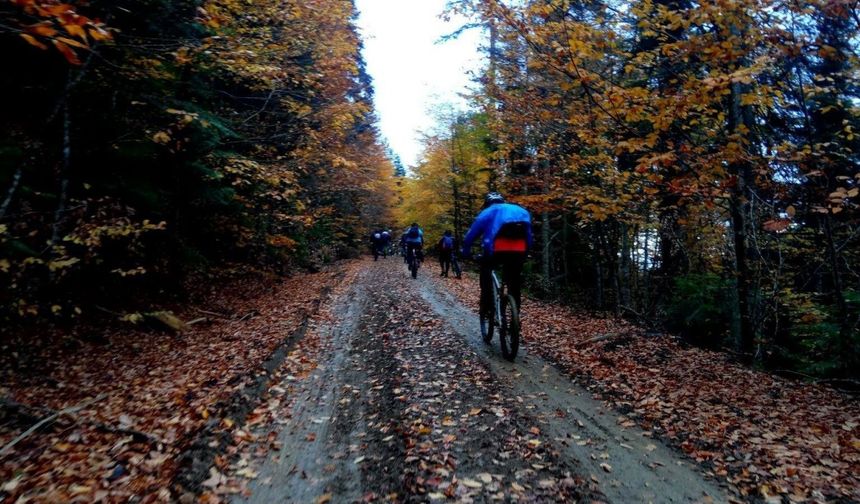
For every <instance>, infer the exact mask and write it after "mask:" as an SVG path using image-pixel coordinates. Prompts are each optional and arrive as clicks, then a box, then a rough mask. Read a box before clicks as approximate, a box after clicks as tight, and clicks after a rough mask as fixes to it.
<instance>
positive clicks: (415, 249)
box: [403, 222, 424, 263]
mask: <svg viewBox="0 0 860 504" xmlns="http://www.w3.org/2000/svg"><path fill="white" fill-rule="evenodd" d="M403 236H404V240H403V241H404V242H405V243H406V257H407V260H406V262H407V263H409V259H408V258H409V257H410V256H411V255H413V254H414V255H415V258H416V259H418V262H419V263H420V262H423V261H424V254H423V247H424V230H423V229H421V227H420V226H418V223H416V222H413V223H412V225H411V226H409V228H407V229H406V232H405V233H404V234H403Z"/></svg>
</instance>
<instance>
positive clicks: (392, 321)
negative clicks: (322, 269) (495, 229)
mask: <svg viewBox="0 0 860 504" xmlns="http://www.w3.org/2000/svg"><path fill="white" fill-rule="evenodd" d="M425 266H426V267H424V268H422V270H421V271H420V273H419V277H418V279H417V280H413V279H412V278H410V277H409V275H408V272H407V270H406V267H405V265H404V264H403V262H402V260H401V259H400V258H397V257H393V258H387V259H380V260H379V261H377V262H373V261H372V260H367V261H364V262H363V263H362V265H361V266H360V267H359V268H358V270H357V273H356V274H355V275H353V276H352V277H351V278H349V279H348V281H345V283H344V285H342V286H341V288H340V289H339V291H338V292H337V293H335V295H333V296H332V297H331V299H330V301H329V303H328V305H327V306H326V308H325V310H324V312H323V314H322V315H321V316H320V317H318V318H317V319H316V320H315V321H314V323H313V327H312V329H311V331H309V334H308V335H307V336H306V338H312V339H313V340H312V341H313V344H308V345H304V346H299V347H297V349H295V350H294V351H293V352H292V353H291V354H290V356H289V357H288V362H290V363H293V364H295V366H294V367H293V368H290V369H299V370H305V371H304V372H297V374H294V373H291V372H288V371H284V372H281V373H277V374H276V375H274V376H273V379H272V383H271V387H270V390H269V393H268V394H267V395H266V396H265V397H264V398H263V400H262V402H261V404H260V407H259V408H258V410H259V412H260V414H259V415H256V416H254V417H252V420H251V421H250V422H249V425H246V426H244V429H243V431H242V432H247V436H248V439H249V440H253V441H251V442H249V443H248V444H247V445H246V446H245V448H244V449H243V450H241V451H240V452H239V453H230V454H225V456H230V457H232V459H233V460H234V461H235V460H237V459H238V462H233V463H231V469H230V472H229V473H228V474H227V476H229V477H230V478H231V479H232V480H236V479H238V480H240V481H241V485H238V486H235V485H234V486H233V487H232V489H233V491H232V492H230V493H227V494H224V495H223V497H224V498H229V499H232V501H234V502H248V503H264V502H265V503H268V502H296V503H300V502H301V503H304V502H317V503H324V502H372V501H380V502H385V501H397V502H424V501H438V502H443V501H446V500H451V501H458V502H492V501H502V502H510V501H523V502H573V501H577V502H616V503H634V502H643V503H649V502H653V503H661V502H703V503H704V502H727V501H728V500H729V495H728V494H727V493H726V491H725V490H724V489H722V488H720V487H719V486H718V485H717V484H715V483H714V482H712V481H709V480H707V479H705V478H704V476H702V475H701V474H700V473H699V472H698V471H697V469H696V467H694V466H693V465H692V464H691V463H690V462H689V461H687V460H685V459H684V458H683V457H682V456H681V455H680V454H678V453H677V452H675V451H673V450H671V449H669V448H667V447H665V446H664V445H662V444H661V443H660V442H659V441H657V440H654V439H651V438H650V437H648V436H647V435H645V434H646V433H643V432H642V431H640V430H638V429H637V428H635V427H629V428H625V427H622V426H620V425H619V424H618V422H617V421H616V420H617V418H618V416H619V415H618V414H617V413H614V412H613V411H611V410H609V409H605V408H604V406H603V405H602V404H601V403H599V402H597V401H595V400H593V399H592V398H591V397H590V394H588V393H587V392H586V391H585V390H584V389H581V388H579V387H578V386H575V385H574V384H573V383H572V381H571V379H570V377H568V376H565V375H564V374H562V373H560V372H559V371H558V370H557V369H556V368H555V367H553V366H551V365H550V364H548V363H547V362H545V361H543V360H542V359H540V358H539V357H537V356H534V355H530V354H529V352H528V345H527V344H525V345H523V346H521V348H520V355H519V357H518V358H517V360H516V362H514V363H510V362H507V361H506V360H504V359H503V358H502V357H501V355H500V352H499V348H498V341H497V340H496V341H494V342H493V344H492V345H486V344H484V342H483V341H482V340H481V338H480V334H479V331H478V322H477V317H476V316H475V315H474V314H473V313H472V312H471V311H470V310H468V309H467V308H466V307H464V306H463V305H462V304H461V303H459V302H458V301H457V300H456V299H455V298H454V297H453V296H452V295H451V294H450V293H448V292H447V291H446V289H445V284H444V282H436V281H432V280H433V279H431V278H430V275H436V274H438V270H437V268H435V267H433V266H435V265H431V264H430V263H427V264H426V265H425ZM445 281H451V282H454V281H456V280H454V279H445ZM524 323H527V321H525V322H524Z"/></svg>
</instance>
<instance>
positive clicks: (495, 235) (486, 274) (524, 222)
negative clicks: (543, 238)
mask: <svg viewBox="0 0 860 504" xmlns="http://www.w3.org/2000/svg"><path fill="white" fill-rule="evenodd" d="M478 237H481V238H482V240H481V244H482V248H483V256H482V257H481V303H482V306H484V305H486V304H489V302H491V300H490V299H489V297H490V296H491V295H492V285H491V282H492V277H491V276H490V274H491V272H492V270H493V268H494V267H496V266H501V267H502V274H503V276H504V279H505V282H506V283H507V284H508V291H509V292H510V293H511V295H512V296H513V297H514V299H515V300H516V302H517V306H520V299H521V291H522V285H523V265H524V264H525V262H526V254H527V253H528V251H529V249H530V248H531V246H532V242H533V239H532V217H531V214H529V212H528V210H526V209H525V208H523V207H521V206H519V205H515V204H513V203H507V202H505V198H504V197H503V196H502V195H501V194H499V193H497V192H491V193H489V194H487V197H486V198H485V199H484V208H483V210H481V213H479V214H478V216H477V217H476V218H475V222H473V223H472V227H471V228H469V232H468V233H466V237H465V238H464V239H463V257H469V256H470V255H471V249H472V243H474V242H475V240H476V239H478Z"/></svg>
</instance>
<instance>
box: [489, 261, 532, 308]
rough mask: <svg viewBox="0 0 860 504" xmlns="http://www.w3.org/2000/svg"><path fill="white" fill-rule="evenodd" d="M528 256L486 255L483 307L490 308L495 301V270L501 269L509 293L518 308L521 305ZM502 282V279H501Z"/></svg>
mask: <svg viewBox="0 0 860 504" xmlns="http://www.w3.org/2000/svg"><path fill="white" fill-rule="evenodd" d="M525 262H526V255H525V254H521V253H510V252H502V253H497V254H493V255H486V254H485V255H484V257H483V258H482V259H481V306H488V305H489V304H491V303H492V302H493V301H492V299H493V277H492V276H490V272H492V270H493V268H500V269H501V271H502V278H504V281H505V282H506V283H507V284H508V293H510V295H511V296H513V297H514V299H515V300H516V302H517V307H520V306H522V305H521V304H520V300H521V296H522V287H523V265H524V264H525ZM500 280H501V279H500Z"/></svg>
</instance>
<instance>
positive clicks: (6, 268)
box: [0, 259, 12, 273]
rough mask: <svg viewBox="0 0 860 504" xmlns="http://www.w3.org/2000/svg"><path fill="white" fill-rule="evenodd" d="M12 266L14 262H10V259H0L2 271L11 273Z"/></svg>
mask: <svg viewBox="0 0 860 504" xmlns="http://www.w3.org/2000/svg"><path fill="white" fill-rule="evenodd" d="M11 267H12V264H11V263H10V262H9V259H0V273H9V269H10V268H11Z"/></svg>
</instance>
